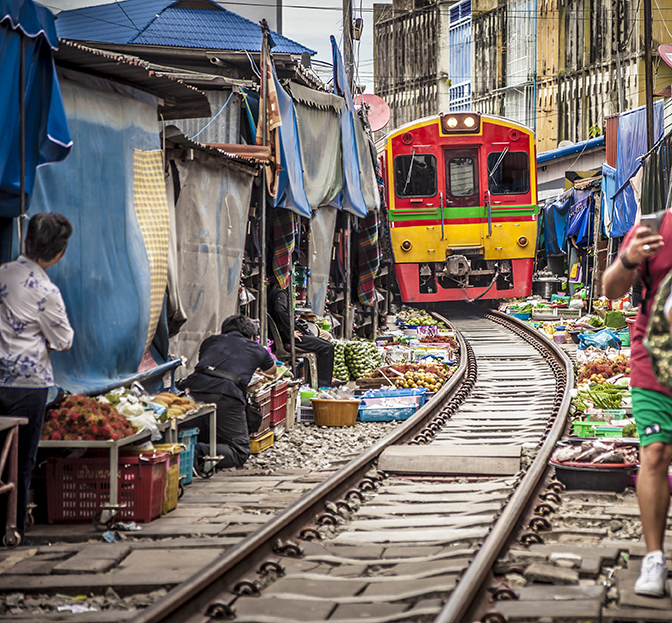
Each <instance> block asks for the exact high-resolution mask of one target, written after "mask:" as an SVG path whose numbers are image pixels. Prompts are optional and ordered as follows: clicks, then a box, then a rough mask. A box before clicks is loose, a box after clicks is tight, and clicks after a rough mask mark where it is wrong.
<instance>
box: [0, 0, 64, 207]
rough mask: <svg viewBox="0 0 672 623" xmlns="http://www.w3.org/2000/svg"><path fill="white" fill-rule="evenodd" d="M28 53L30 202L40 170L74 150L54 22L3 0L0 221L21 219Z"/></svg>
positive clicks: (34, 8) (25, 3)
mask: <svg viewBox="0 0 672 623" xmlns="http://www.w3.org/2000/svg"><path fill="white" fill-rule="evenodd" d="M22 45H23V49H24V52H25V89H26V90H25V109H24V115H25V128H26V141H25V161H26V173H25V180H24V183H25V186H24V190H25V193H26V195H27V201H26V206H27V205H28V199H29V197H30V195H31V193H32V191H33V188H34V185H35V170H36V169H37V167H38V166H40V165H43V164H47V163H50V162H59V161H60V160H63V159H64V158H65V157H66V156H67V155H68V153H69V151H70V148H71V147H72V139H71V138H70V133H69V131H68V125H67V122H66V118H65V110H64V107H63V100H62V98H61V90H60V88H59V85H58V78H57V77H56V68H55V66H54V59H53V56H52V51H53V50H55V49H56V48H57V47H58V38H57V36H56V28H55V26H54V16H53V14H52V13H51V12H50V11H49V10H48V9H46V8H44V7H42V6H39V5H37V4H35V3H34V2H32V0H22V1H20V2H17V1H12V0H0V59H2V61H1V63H0V84H1V85H2V88H1V89H0V136H2V137H3V140H2V142H0V217H4V218H15V217H18V216H20V214H21V201H20V197H21V194H20V193H21V158H20V153H21V113H22V111H21V106H20V99H19V97H20V92H19V87H20V64H21V46H22Z"/></svg>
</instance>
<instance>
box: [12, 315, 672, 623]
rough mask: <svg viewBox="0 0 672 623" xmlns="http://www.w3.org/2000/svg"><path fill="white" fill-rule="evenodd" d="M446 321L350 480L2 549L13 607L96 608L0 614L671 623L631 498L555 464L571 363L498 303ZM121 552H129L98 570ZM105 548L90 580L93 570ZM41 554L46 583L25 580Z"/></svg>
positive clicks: (285, 477) (278, 490) (222, 495)
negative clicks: (582, 486) (422, 378)
mask: <svg viewBox="0 0 672 623" xmlns="http://www.w3.org/2000/svg"><path fill="white" fill-rule="evenodd" d="M447 320H448V321H449V322H450V323H451V324H453V325H454V326H455V328H456V329H457V330H458V331H459V332H460V334H461V338H460V339H461V350H462V354H463V356H462V358H461V363H460V366H459V368H458V371H457V372H456V373H455V375H454V376H453V377H452V378H451V380H450V382H449V383H448V384H447V385H445V386H444V387H443V388H442V389H441V391H440V392H439V393H438V394H437V395H436V397H435V398H434V399H433V400H432V401H430V403H428V404H427V405H425V406H424V407H423V408H422V409H421V410H420V411H419V412H418V413H417V414H416V415H415V416H414V417H413V418H412V419H410V420H408V421H406V422H404V423H402V424H401V425H399V426H398V427H396V428H394V429H393V431H392V432H391V433H390V434H388V436H387V437H386V438H385V439H383V440H381V441H378V442H377V443H375V444H374V445H373V446H372V447H371V448H370V449H369V450H368V451H366V452H365V453H364V454H362V455H359V456H354V457H352V460H351V461H350V462H348V463H347V464H346V465H345V466H344V467H343V468H342V469H340V470H338V471H336V472H334V471H333V470H331V471H323V472H319V471H318V472H315V471H312V472H309V470H305V471H304V472H301V473H299V470H295V471H291V470H288V471H285V472H281V471H276V472H273V473H271V474H268V475H261V474H258V473H257V474H245V473H244V472H243V473H238V472H230V473H227V474H222V475H221V476H219V475H218V476H217V477H216V478H213V479H210V480H205V481H203V480H199V481H198V482H196V483H195V485H193V486H192V487H187V493H186V495H185V498H184V500H183V502H181V504H180V506H179V507H178V509H176V510H175V511H173V512H172V513H170V514H169V515H167V516H166V517H165V518H162V519H161V520H159V521H156V522H152V524H149V525H147V526H145V527H143V531H142V532H141V533H137V534H138V536H137V537H134V535H133V533H130V535H129V537H128V538H127V539H126V542H121V543H113V544H100V535H99V533H98V535H96V534H95V533H94V534H93V535H91V534H90V532H87V529H88V530H89V531H90V528H87V529H84V527H82V530H81V532H80V534H74V531H73V527H72V526H63V527H57V526H51V527H49V528H50V529H53V530H54V531H55V532H53V533H52V534H53V535H55V538H54V540H57V539H58V536H57V535H59V534H60V535H66V534H67V535H70V537H69V538H70V539H71V540H73V541H79V542H78V543H74V544H69V545H65V544H61V545H57V546H54V547H53V548H49V547H47V546H41V547H39V548H38V549H37V550H35V551H36V552H37V553H36V554H35V555H34V556H32V557H28V556H27V554H26V555H25V556H26V558H25V559H24V560H23V561H22V563H19V565H16V566H20V564H26V565H27V567H28V570H27V571H26V570H20V571H15V572H14V573H15V575H11V573H12V571H11V570H10V571H5V569H7V568H9V567H10V565H9V564H8V563H7V560H6V559H4V560H3V558H2V557H0V591H1V592H2V593H3V594H4V595H5V597H3V599H4V601H5V603H11V602H12V599H13V597H12V596H16V595H17V594H18V593H17V591H25V592H26V594H27V595H30V599H31V600H33V601H34V602H35V603H36V604H37V603H38V602H39V595H38V593H40V592H51V593H52V594H53V593H65V594H70V595H75V594H80V593H84V594H86V593H88V594H89V595H97V597H90V598H89V599H86V600H82V602H81V603H85V604H97V605H98V606H99V610H102V611H99V612H92V611H89V612H85V613H80V614H69V613H67V612H61V613H56V612H54V613H50V614H45V613H44V610H42V611H41V612H40V613H39V614H35V615H33V616H32V618H31V615H30V613H29V611H28V609H27V608H25V607H23V609H17V610H16V612H10V613H9V614H11V616H5V613H3V618H7V620H17V621H18V620H20V621H22V622H24V623H25V622H27V621H36V622H37V621H39V622H40V623H44V622H46V621H78V622H80V623H102V622H103V621H133V623H149V622H154V621H166V622H173V621H185V622H187V621H188V622H192V621H194V622H195V621H199V622H203V623H205V622H206V621H208V622H209V621H218V620H234V621H239V622H251V621H254V622H257V623H275V622H280V621H282V622H283V623H286V622H289V621H302V622H305V621H313V622H315V623H317V622H319V621H327V620H328V621H339V622H341V623H343V622H347V621H353V622H354V621H358V622H361V621H368V622H369V623H387V622H392V621H433V622H442V623H443V622H449V621H450V622H452V621H454V622H458V621H464V622H467V623H469V622H471V621H482V622H484V623H503V622H506V621H511V622H513V621H538V620H540V619H541V618H545V619H546V620H562V621H586V620H591V621H599V620H601V621H604V622H605V623H619V622H620V621H637V622H642V623H643V622H644V621H650V620H651V621H654V620H670V619H671V618H672V617H670V615H669V612H670V610H672V601H671V600H670V599H669V598H665V599H664V600H654V599H646V598H639V597H637V596H634V594H633V593H632V590H631V588H632V582H634V576H636V573H637V571H638V564H637V558H638V557H641V556H642V555H643V553H644V550H643V546H642V544H641V542H639V539H640V535H641V527H640V526H639V523H638V513H637V506H636V500H635V498H634V493H633V491H632V489H628V490H627V491H626V493H625V494H610V493H596V492H591V493H585V492H563V490H562V489H563V488H562V486H561V485H560V484H559V483H557V482H555V481H553V480H552V478H551V473H549V470H548V469H547V459H548V457H549V456H550V453H551V452H552V450H553V447H554V445H555V440H556V439H557V438H558V437H559V436H560V434H561V433H562V431H563V429H564V423H565V415H566V410H567V407H568V404H569V397H568V393H567V391H566V390H567V388H569V387H571V386H572V384H573V379H572V367H571V365H570V363H569V362H568V360H567V358H566V357H564V356H563V355H562V354H560V352H559V351H558V348H557V347H556V346H554V345H552V343H550V342H548V341H547V340H545V338H543V337H541V336H540V335H539V334H537V333H535V332H530V330H529V328H528V327H527V325H524V324H523V323H519V322H517V321H515V320H512V319H510V318H509V317H506V316H502V315H500V314H497V313H494V312H493V313H489V314H487V316H486V317H484V318H452V317H448V318H447ZM59 530H60V532H59ZM87 535H88V537H90V539H91V540H90V542H89V543H88V544H84V543H82V541H86V540H87ZM19 550H24V548H18V549H17V550H15V552H14V553H13V554H12V553H10V554H9V555H10V556H12V555H20V554H19ZM115 550H116V554H114V555H116V556H117V557H118V560H117V561H116V562H114V561H109V563H110V564H108V565H107V566H106V565H104V564H101V561H100V560H99V559H100V558H101V556H108V557H113V554H110V553H109V552H110V551H115ZM24 551H25V550H24ZM73 554H74V555H73ZM96 557H97V559H98V563H97V564H99V565H100V567H99V568H100V571H99V573H97V574H96V573H95V572H94V573H91V572H89V573H88V575H85V574H84V568H85V567H86V564H87V561H88V562H89V564H90V562H91V560H92V559H96ZM48 560H51V561H52V562H51V564H52V565H53V567H52V568H51V571H42V572H41V573H43V574H48V575H43V576H40V577H38V578H37V580H35V578H33V580H32V581H27V580H26V576H25V574H27V573H30V572H31V571H30V569H35V568H36V567H40V566H41V567H42V568H43V567H45V565H47V562H45V561H48ZM150 560H151V561H153V562H152V564H151V565H149V564H148V561H150ZM61 561H62V562H61ZM102 562H105V561H104V560H103V561H102ZM31 565H32V567H31ZM78 565H79V566H78ZM16 566H15V567H13V568H12V569H15V568H16ZM63 567H65V568H66V569H69V572H70V573H71V574H72V575H62V574H63V573H66V571H64V569H63ZM134 569H135V571H134ZM140 570H142V571H140ZM7 573H9V574H10V575H7ZM21 573H23V574H24V575H21ZM110 590H113V591H114V596H116V595H117V594H118V596H119V599H113V598H112V597H111V596H110V594H109V592H110ZM51 599H52V601H51V604H52V605H53V603H54V602H53V597H52V598H51ZM2 603H3V601H2V600H0V604H2ZM69 603H72V601H70V602H69ZM147 606H148V607H147ZM145 607H146V609H144V610H143V609H142V608H145Z"/></svg>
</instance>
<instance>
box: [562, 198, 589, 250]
mask: <svg viewBox="0 0 672 623" xmlns="http://www.w3.org/2000/svg"><path fill="white" fill-rule="evenodd" d="M592 203H593V198H592V196H588V197H584V198H583V199H580V200H579V201H577V202H576V203H575V204H574V205H573V206H572V209H571V210H570V211H569V219H568V220H567V238H575V242H576V246H577V247H579V248H580V249H585V248H586V247H587V246H589V245H590V244H592V240H593V232H592V227H591V219H592V210H591V209H590V208H591V206H592Z"/></svg>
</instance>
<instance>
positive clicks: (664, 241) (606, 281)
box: [602, 210, 672, 597]
mask: <svg viewBox="0 0 672 623" xmlns="http://www.w3.org/2000/svg"><path fill="white" fill-rule="evenodd" d="M669 212H670V211H669V210H668V211H667V213H665V217H664V218H663V220H662V222H661V224H660V235H658V234H654V233H653V232H652V231H651V229H650V228H649V227H646V226H641V225H639V224H635V226H634V227H633V228H632V229H631V230H630V231H629V232H628V234H627V235H626V237H625V238H624V239H623V242H622V244H621V248H620V252H619V255H618V257H617V258H616V260H615V261H614V262H613V263H612V264H611V266H609V268H608V269H607V270H606V271H605V273H604V275H603V277H602V291H603V294H604V295H605V296H606V297H607V298H609V299H617V298H620V297H622V296H624V295H625V294H627V292H628V290H629V289H630V288H631V287H632V285H633V284H634V283H635V281H636V280H637V278H638V277H641V279H642V281H643V283H644V284H645V288H646V289H645V292H644V300H643V301H642V303H641V304H640V307H639V314H638V315H637V321H636V323H635V331H634V336H633V338H632V343H631V351H630V385H631V387H632V413H633V416H634V418H635V423H636V424H637V432H638V434H639V439H640V457H639V458H640V461H639V462H640V466H639V474H638V477H637V499H638V501H639V512H640V515H641V519H642V531H643V532H644V540H645V542H646V551H647V554H646V556H645V557H644V558H643V559H642V568H641V572H640V575H639V577H638V578H637V581H636V582H635V592H636V593H637V594H638V595H648V596H653V597H662V596H663V595H664V594H665V583H666V580H667V567H666V566H665V554H664V552H663V547H664V538H665V527H666V523H667V509H668V507H669V504H670V482H669V479H668V469H669V466H670V461H671V460H672V392H670V391H669V390H667V389H666V388H665V387H663V386H662V385H661V384H660V383H659V382H658V380H657V379H656V376H655V374H654V372H653V368H652V366H651V361H650V359H649V354H648V351H647V350H646V347H645V346H644V343H643V338H644V336H645V334H646V328H647V325H648V322H649V313H650V311H651V307H652V306H653V300H654V299H655V295H656V292H657V290H658V286H659V285H660V283H661V281H662V280H663V278H664V277H665V275H667V273H668V272H669V271H670V270H671V269H672V252H670V251H669V249H672V217H671V216H670V213H669ZM664 245H669V246H668V247H667V248H663V247H664ZM661 249H662V251H661Z"/></svg>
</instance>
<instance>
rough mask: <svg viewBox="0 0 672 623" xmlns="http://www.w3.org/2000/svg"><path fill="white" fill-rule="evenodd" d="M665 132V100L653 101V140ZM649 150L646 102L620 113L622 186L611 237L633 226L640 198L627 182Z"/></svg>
mask: <svg viewBox="0 0 672 623" xmlns="http://www.w3.org/2000/svg"><path fill="white" fill-rule="evenodd" d="M662 135H663V102H662V101H657V102H654V104H653V140H654V141H657V140H658V139H659V138H660V137H661V136H662ZM646 152H647V136H646V106H640V107H639V108H635V109H634V110H629V111H627V112H624V113H621V114H620V116H619V117H618V153H617V156H616V186H617V188H619V189H620V192H617V193H616V195H615V196H614V217H613V224H612V229H611V237H612V238H619V237H620V236H623V235H625V234H626V233H627V231H628V229H630V227H632V225H633V224H634V222H635V217H636V215H637V201H636V200H635V196H634V193H633V190H632V188H631V187H630V184H628V185H627V186H626V187H625V188H623V186H624V185H625V183H626V182H627V181H628V180H629V179H630V178H631V177H632V176H633V175H634V174H635V173H636V172H637V169H639V167H640V166H641V162H640V161H641V158H642V156H643V155H644V154H645V153H646Z"/></svg>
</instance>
